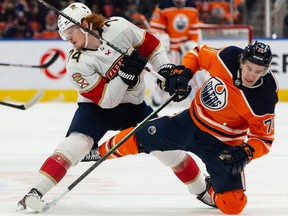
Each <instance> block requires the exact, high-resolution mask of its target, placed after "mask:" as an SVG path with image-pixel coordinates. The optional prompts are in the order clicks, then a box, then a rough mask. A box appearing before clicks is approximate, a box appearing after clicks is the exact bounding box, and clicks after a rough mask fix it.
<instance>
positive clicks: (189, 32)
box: [150, 0, 199, 50]
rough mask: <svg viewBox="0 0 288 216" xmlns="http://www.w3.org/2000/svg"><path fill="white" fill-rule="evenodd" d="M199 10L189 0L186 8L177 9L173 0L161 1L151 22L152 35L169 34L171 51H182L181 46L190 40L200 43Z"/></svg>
mask: <svg viewBox="0 0 288 216" xmlns="http://www.w3.org/2000/svg"><path fill="white" fill-rule="evenodd" d="M198 16H199V14H198V10H197V9H196V6H195V4H194V3H192V2H191V1H189V0H187V2H186V5H185V7H181V8H177V7H175V5H174V4H173V2H172V0H168V1H167V0H164V1H160V4H159V7H155V9H154V11H153V14H152V17H151V20H150V25H151V31H152V33H155V32H159V33H161V32H162V33H167V34H168V35H169V37H170V47H171V50H180V44H181V43H184V42H186V41H189V40H193V41H196V42H197V41H198V35H199V29H198V27H199V18H198Z"/></svg>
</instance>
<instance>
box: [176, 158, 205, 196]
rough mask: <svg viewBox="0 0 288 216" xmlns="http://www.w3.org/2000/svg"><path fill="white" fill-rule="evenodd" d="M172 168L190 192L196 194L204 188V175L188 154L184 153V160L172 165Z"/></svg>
mask: <svg viewBox="0 0 288 216" xmlns="http://www.w3.org/2000/svg"><path fill="white" fill-rule="evenodd" d="M172 170H173V172H174V173H175V175H176V176H177V177H178V178H179V179H180V180H181V181H182V182H183V183H184V184H185V185H186V186H187V187H188V190H189V192H190V193H192V194H194V195H198V194H200V193H202V192H203V191H204V190H206V183H205V177H204V175H203V174H202V172H201V170H200V169H199V167H198V165H197V164H196V162H195V161H194V160H193V158H192V157H191V156H190V155H189V154H186V157H185V158H184V160H183V161H182V162H181V163H180V164H178V165H177V166H176V167H173V168H172Z"/></svg>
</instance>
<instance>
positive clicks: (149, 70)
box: [37, 0, 165, 82]
mask: <svg viewBox="0 0 288 216" xmlns="http://www.w3.org/2000/svg"><path fill="white" fill-rule="evenodd" d="M37 1H38V2H39V3H41V4H42V5H44V6H45V7H47V8H49V9H50V10H53V11H54V12H55V13H57V14H58V15H60V16H63V17H65V18H66V19H67V20H69V21H70V22H72V23H74V24H75V25H76V26H77V27H79V28H80V29H82V30H84V31H86V32H88V33H89V34H91V35H92V36H93V37H95V38H97V39H98V40H100V41H102V42H104V43H105V44H107V45H108V46H109V47H111V48H112V49H114V50H116V51H117V52H118V53H120V54H121V55H125V54H126V53H125V52H123V51H122V50H121V49H120V48H118V47H117V46H114V45H113V44H111V43H110V42H109V41H106V40H105V39H104V38H103V37H101V36H100V35H98V34H97V33H96V32H94V31H92V30H90V29H89V28H85V27H83V26H82V25H81V23H79V22H77V21H76V20H75V19H73V18H72V17H70V16H68V15H67V14H65V13H63V12H62V11H60V10H58V9H57V8H55V7H53V6H52V5H50V4H48V3H47V2H45V1H43V0H37ZM145 70H146V71H148V72H150V73H152V74H153V76H155V77H156V78H157V79H159V80H161V81H163V82H164V81H165V80H164V79H163V77H162V76H160V75H159V74H158V73H156V72H155V71H153V70H151V69H150V68H149V67H147V66H146V67H145Z"/></svg>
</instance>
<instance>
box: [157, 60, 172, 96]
mask: <svg viewBox="0 0 288 216" xmlns="http://www.w3.org/2000/svg"><path fill="white" fill-rule="evenodd" d="M173 67H175V65H174V64H164V65H161V67H160V68H159V70H158V74H159V75H161V76H162V77H164V78H165V79H166V81H165V82H163V81H161V80H160V79H157V85H158V86H159V87H160V89H161V90H163V91H166V92H168V90H167V84H168V81H169V78H170V74H171V70H172V68H173Z"/></svg>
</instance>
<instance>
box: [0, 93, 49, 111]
mask: <svg viewBox="0 0 288 216" xmlns="http://www.w3.org/2000/svg"><path fill="white" fill-rule="evenodd" d="M43 95H44V91H43V90H39V91H37V93H36V94H35V95H34V96H33V97H32V98H31V99H30V100H29V101H27V102H25V103H23V104H19V105H17V104H13V103H7V102H3V101H0V105H3V106H8V107H13V108H15V109H20V110H26V109H29V108H30V107H32V106H33V105H34V104H36V103H37V102H38V101H39V100H40V99H41V98H42V97H43Z"/></svg>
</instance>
